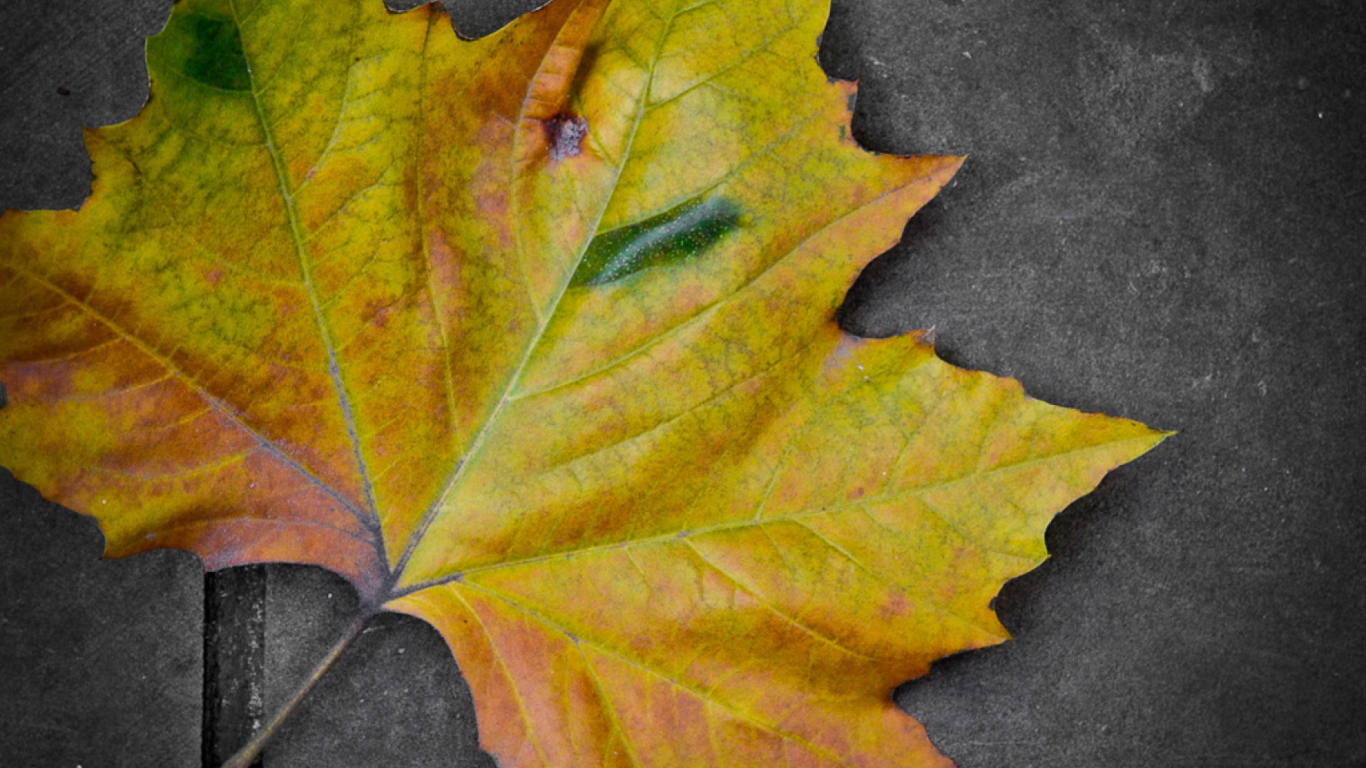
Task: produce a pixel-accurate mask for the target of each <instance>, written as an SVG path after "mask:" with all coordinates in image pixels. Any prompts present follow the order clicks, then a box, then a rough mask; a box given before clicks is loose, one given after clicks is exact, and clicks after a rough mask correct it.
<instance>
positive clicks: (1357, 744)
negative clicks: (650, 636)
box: [0, 0, 1366, 768]
mask: <svg viewBox="0 0 1366 768" xmlns="http://www.w3.org/2000/svg"><path fill="white" fill-rule="evenodd" d="M534 4H535V3H532V2H523V3H521V5H522V6H523V7H527V6H530V5H534ZM463 5H464V6H466V7H465V8H457V15H458V16H460V17H461V18H462V19H463V18H469V13H470V12H469V10H468V8H469V7H472V6H474V5H476V3H475V2H474V0H468V2H466V3H464V4H463ZM165 12H166V6H165V3H164V2H163V1H162V0H118V1H117V2H116V1H115V0H106V2H103V3H93V2H79V1H78V0H60V1H50V2H42V3H40V2H37V0H7V3H6V5H5V7H4V8H3V9H2V10H0V62H3V66H0V105H3V106H0V206H3V205H11V206H19V205H24V206H32V205H39V204H41V205H48V206H70V205H75V204H77V203H78V202H79V200H80V198H81V197H82V195H83V194H84V192H85V190H86V188H87V187H88V183H89V164H88V161H86V160H85V159H84V158H83V155H82V151H81V149H80V146H79V143H78V137H77V132H76V130H75V125H76V124H77V123H79V122H82V121H83V122H85V123H87V124H97V123H101V122H109V121H111V120H115V119H121V118H125V117H128V116H130V115H132V114H133V113H134V112H135V111H136V110H137V107H138V105H139V104H140V103H141V100H142V98H143V97H144V95H145V69H144V68H143V67H142V64H141V57H140V45H139V41H138V39H137V38H138V37H139V36H140V35H142V34H145V33H147V32H150V31H152V30H153V29H155V28H156V26H157V25H158V24H159V23H160V20H161V19H162V18H164V16H165ZM502 18H506V12H504V13H503V16H502ZM497 21H498V19H497V18H496V14H495V15H493V16H490V15H485V17H484V18H483V20H482V22H480V23H474V24H471V25H469V26H468V27H466V29H467V30H469V31H475V32H478V31H488V30H489V29H491V28H493V26H495V25H496V24H497ZM824 42H825V48H824V52H823V54H822V62H823V63H824V64H825V65H826V67H827V69H828V71H830V72H831V74H832V75H836V76H840V77H846V78H857V79H859V80H860V82H861V90H860V96H859V100H858V114H857V117H856V120H855V132H856V134H857V135H858V136H859V137H860V138H861V139H862V140H863V141H865V143H867V144H868V145H869V146H871V147H873V148H875V149H879V150H883V151H894V152H902V153H909V152H952V153H966V154H969V155H970V157H969V160H968V163H967V165H966V166H965V167H964V169H963V171H962V172H961V174H960V175H959V177H958V179H957V180H956V181H955V182H954V183H953V184H952V185H951V186H950V188H948V189H947V190H945V192H944V194H943V195H942V196H941V198H940V200H939V201H938V202H935V203H933V204H931V206H930V207H929V208H927V209H926V210H925V211H924V212H923V213H922V214H921V215H920V216H919V217H917V219H915V220H914V221H913V222H912V224H911V225H910V226H909V227H908V229H907V237H906V242H905V243H904V244H903V245H901V246H899V247H898V248H896V249H895V250H894V251H893V252H892V253H890V254H888V255H886V256H885V257H883V258H881V259H879V260H878V261H877V262H875V263H874V264H873V265H872V266H871V267H870V268H869V269H868V270H867V271H866V273H865V275H864V277H863V278H862V279H861V280H860V281H859V283H858V285H856V287H855V288H854V290H853V292H852V294H851V298H850V301H849V303H848V305H847V306H846V311H845V313H844V317H843V321H844V323H845V324H846V327H848V328H849V329H851V330H855V331H857V332H860V333H864V334H867V335H887V334H892V333H897V332H901V331H905V330H909V329H912V328H918V327H925V326H934V327H935V329H936V331H935V332H936V336H937V339H938V343H939V345H940V349H941V353H942V354H943V355H944V356H945V357H946V358H948V359H949V360H950V361H953V362H955V363H958V364H960V365H965V366H968V367H973V368H982V369H986V370H989V371H992V372H995V373H1000V374H1005V375H1011V376H1015V377H1017V378H1019V379H1020V380H1021V381H1022V382H1023V383H1024V385H1025V387H1026V389H1027V390H1028V391H1029V392H1031V393H1032V394H1035V395H1037V396H1039V397H1042V398H1044V399H1047V400H1050V401H1052V402H1056V403H1059V404H1062V405H1069V406H1074V407H1079V408H1083V409H1086V410H1103V411H1106V412H1109V413H1115V414H1119V415H1124V416H1129V417H1132V418H1137V419H1140V420H1143V421H1146V422H1148V423H1151V424H1154V425H1156V426H1159V427H1163V428H1169V429H1177V430H1180V431H1181V434H1180V435H1178V436H1177V437H1175V438H1173V439H1171V440H1169V441H1168V442H1167V443H1165V444H1164V445H1162V446H1161V447H1160V448H1159V449H1158V450H1156V451H1155V452H1153V453H1152V454H1150V455H1149V456H1147V457H1145V458H1143V459H1140V460H1139V461H1137V462H1135V463H1134V464H1132V465H1129V466H1127V467H1125V468H1123V469H1121V470H1119V471H1118V472H1116V473H1114V474H1113V475H1112V476H1111V477H1110V478H1109V479H1107V480H1106V481H1105V482H1104V483H1103V484H1102V486H1101V488H1100V489H1099V490H1098V491H1097V492H1096V493H1094V494H1092V495H1091V496H1089V497H1087V498H1086V499H1084V500H1082V501H1081V502H1078V503H1077V504H1075V505H1073V506H1072V507H1071V508H1070V509H1069V510H1068V511H1067V512H1065V513H1064V514H1063V515H1062V516H1061V517H1060V518H1059V520H1058V521H1057V522H1055V523H1054V524H1053V526H1052V527H1051V528H1050V529H1049V534H1048V541H1049V547H1050V550H1051V551H1052V552H1053V554H1054V559H1053V560H1051V561H1050V562H1049V563H1048V564H1046V565H1045V566H1044V567H1043V568H1041V569H1039V570H1038V571H1036V572H1034V573H1032V574H1030V575H1028V576H1026V577H1024V578H1021V579H1018V580H1016V581H1014V582H1012V583H1011V584H1010V585H1008V586H1007V587H1006V589H1005V590H1004V591H1003V593H1002V595H1001V596H1000V598H998V601H997V606H998V609H999V610H1000V612H1001V615H1002V618H1003V620H1004V622H1005V624H1006V625H1007V627H1009V628H1010V629H1011V631H1012V632H1013V633H1015V635H1016V637H1017V639H1016V641H1015V642H1013V643H1008V644H1006V645H1003V646H1000V647H998V648H993V649H989V650H986V651H980V652H975V653H971V654H965V655H962V656H958V657H954V658H952V659H949V660H946V661H943V662H941V663H938V664H936V665H935V667H934V670H933V671H932V672H931V674H930V675H929V676H928V677H926V678H923V679H921V680H919V681H916V682H913V683H910V684H908V685H907V686H904V687H903V689H902V690H901V691H900V692H899V695H898V701H899V702H900V703H901V704H902V705H903V706H904V707H905V708H907V709H908V710H909V711H910V712H912V713H913V714H915V716H917V717H918V718H920V719H921V720H922V721H923V722H924V723H925V724H926V726H927V728H928V729H929V733H930V735H931V738H932V739H934V741H935V742H936V743H937V744H939V745H940V746H941V747H942V748H943V749H944V751H945V752H946V753H948V754H949V755H950V756H951V757H953V758H954V759H955V760H957V761H958V762H959V764H960V765H961V766H963V768H973V767H974V766H981V767H983V768H987V767H993V768H994V767H995V766H1021V767H1024V766H1049V768H1058V767H1060V766H1076V767H1077V768H1082V767H1086V768H1090V767H1091V766H1133V767H1135V768H1138V767H1140V766H1143V767H1146V766H1155V765H1161V766H1239V767H1240V768H1241V767H1242V766H1252V767H1258V766H1314V767H1316V768H1317V767H1319V766H1323V767H1327V768H1347V767H1348V766H1361V765H1366V726H1363V725H1362V723H1366V652H1363V650H1362V647H1363V646H1362V643H1361V638H1362V637H1363V635H1366V618H1363V617H1364V616H1366V566H1364V565H1363V563H1364V562H1366V555H1364V554H1363V553H1366V488H1363V483H1364V478H1366V474H1364V473H1363V472H1362V468H1363V467H1366V437H1363V435H1366V396H1364V395H1363V387H1362V385H1361V381H1362V374H1363V351H1364V350H1363V343H1362V342H1363V337H1362V334H1363V328H1366V322H1364V321H1366V316H1364V315H1366V292H1364V290H1363V288H1364V286H1363V278H1366V143H1363V141H1362V138H1361V137H1362V136H1363V125H1366V122H1364V121H1363V119H1364V118H1366V109H1364V108H1363V103H1364V102H1363V99H1366V81H1363V78H1362V75H1361V71H1362V68H1361V66H1360V63H1361V62H1362V61H1363V60H1366V55H1364V53H1366V51H1363V48H1366V11H1364V10H1362V6H1361V4H1360V3H1357V2H1352V1H1351V0H1343V1H1342V2H1333V1H1332V0H1317V1H1316V2H1309V1H1305V2H1297V3H1282V2H1271V1H1270V0H1239V1H1237V2H1230V1H1227V0H1224V1H1207V2H1202V3H1195V2H1184V3H1183V2H1170V0H1168V1H1167V2H1149V1H1146V0H1124V1H1122V2H1085V1H1083V0H1061V1H1060V2H1042V1H1041V0H916V1H914V2H912V1H910V0H861V1H854V0H841V1H840V2H837V3H836V4H835V10H834V13H833V16H832V21H831V25H830V28H829V29H828V31H827V33H826V35H825V40H824ZM58 87H62V88H65V89H67V90H68V91H70V94H71V95H70V96H60V95H58V93H57V90H56V89H57V88H58ZM9 487H11V486H9V485H6V486H5V488H9ZM6 494H10V492H9V491H5V492H4V493H0V526H3V527H0V531H3V534H0V555H2V556H3V557H4V560H3V568H2V569H0V576H3V582H2V583H0V586H3V594H0V631H3V633H4V634H3V640H4V642H3V644H2V645H0V675H3V679H4V680H5V681H6V685H4V686H3V687H0V757H4V758H8V759H5V760H3V761H0V762H4V764H6V765H11V764H13V765H35V766H36V765H65V764H66V763H72V764H75V762H79V761H80V760H81V759H82V758H79V757H75V756H78V755H82V754H93V753H92V752H90V751H87V752H81V753H78V752H74V751H72V747H71V746H70V745H71V744H72V743H74V742H73V740H80V739H84V742H83V743H84V744H86V745H88V747H87V750H94V749H103V750H104V751H105V752H106V754H107V755H109V758H108V759H107V760H105V761H103V762H101V761H98V760H95V759H93V758H91V759H90V760H89V761H88V762H84V763H82V764H83V765H85V766H86V767H87V768H90V767H91V766H96V765H124V764H130V765H131V764H135V763H134V762H132V761H129V760H128V759H127V758H121V757H119V755H128V754H130V752H129V750H141V751H143V752H144V753H145V760H143V761H142V762H141V763H140V764H146V765H189V764H191V763H189V762H186V761H184V760H183V759H182V758H181V757H180V756H181V755H184V754H191V755H197V754H198V751H197V750H198V731H197V725H198V710H197V707H198V695H199V691H198V688H197V687H196V686H197V684H198V677H197V674H198V672H197V670H195V669H188V667H192V666H193V665H194V664H196V663H197V659H198V656H197V654H198V645H196V643H197V642H198V640H197V637H195V636H194V634H193V627H194V622H195V621H196V620H197V616H198V614H197V613H196V612H197V610H198V603H197V602H196V601H197V600H199V594H200V592H199V590H200V582H199V577H198V574H197V572H196V571H195V570H194V568H193V567H191V566H193V558H189V557H188V556H185V555H181V554H169V555H167V554H157V555H151V556H145V557H139V558H133V559H131V560H128V561H122V562H117V563H100V562H98V561H96V560H95V559H94V557H95V553H96V552H97V550H98V548H97V547H96V546H95V544H94V536H93V531H92V526H90V524H89V523H88V522H85V521H82V520H80V519H79V518H76V517H75V516H73V515H71V514H70V513H66V512H63V511H60V510H57V509H53V508H47V507H46V505H41V504H40V503H38V502H37V501H36V500H34V499H33V498H32V497H31V496H29V497H21V496H15V495H13V494H10V495H6ZM110 569H112V570H110ZM106 571H108V572H109V573H110V574H114V575H106ZM270 573H271V575H270V597H269V601H270V602H269V614H268V619H267V621H268V627H269V643H270V644H269V646H268V650H269V653H268V655H269V656H270V659H268V662H267V666H268V674H269V675H273V676H274V677H273V678H272V679H273V680H274V681H275V682H274V683H269V682H268V686H267V690H268V693H269V695H271V696H276V697H278V696H279V695H280V694H279V689H280V687H281V686H284V685H287V681H288V680H289V679H290V678H291V676H297V675H299V674H303V673H306V670H307V667H308V665H309V661H308V660H307V659H305V658H304V656H306V655H308V653H307V651H308V650H309V649H314V650H315V651H316V652H317V653H321V649H322V648H325V647H326V645H327V644H328V643H329V642H330V638H329V631H340V628H341V626H342V625H344V624H345V614H346V611H347V610H348V609H347V605H346V602H347V601H348V600H352V599H353V598H352V597H350V596H349V595H347V593H346V588H345V586H344V585H342V584H341V583H340V582H338V581H336V580H335V579H334V578H333V577H330V576H328V575H326V574H320V573H316V572H310V571H307V570H301V569H297V568H285V567H281V568H272V569H271V570H270ZM329 593H330V594H331V595H332V597H331V598H330V599H329V598H328V597H327V595H328V594H329ZM338 601H340V602H338ZM167 627H169V629H168V628H167ZM72 636H77V637H83V638H86V640H85V643H84V644H82V643H72V642H70V638H71V637H72ZM91 644H97V645H99V646H100V648H102V649H104V650H103V651H101V653H96V654H92V653H91V652H90V651H89V648H90V646H91ZM270 649H273V650H270ZM291 649H292V650H291ZM400 650H401V651H402V652H400ZM40 657H41V663H39V662H37V661H35V659H37V658H40ZM301 670H302V672H301ZM121 675H122V677H121ZM129 676H131V677H129ZM144 676H145V680H144ZM86 678H88V679H86ZM130 680H134V681H137V683H136V684H132V683H130V682H129V681H130ZM271 685H273V686H274V687H273V688H272V687H271ZM414 692H417V693H418V694H419V696H420V697H421V701H422V704H421V705H419V706H414V705H412V704H411V703H407V704H405V703H404V701H405V699H410V698H411V697H412V694H413V693H414ZM320 694H321V695H319V696H318V697H316V698H315V699H313V700H312V701H311V702H310V704H309V705H307V707H306V711H304V712H301V713H300V715H299V717H298V720H297V721H296V722H295V723H293V724H291V726H290V727H289V728H287V729H286V731H285V732H284V733H282V734H281V738H280V741H279V743H278V746H277V747H276V749H275V750H274V751H273V752H272V753H269V754H268V756H267V766H268V767H269V768H284V766H305V765H318V764H326V765H357V766H359V765H415V766H416V765H437V764H444V765H450V764H454V765H470V766H475V765H487V764H488V759H487V758H486V757H484V756H482V755H481V753H479V752H478V751H477V750H476V749H475V748H474V746H473V741H472V738H473V713H472V711H471V710H470V703H469V699H468V691H467V689H466V688H465V687H464V686H463V684H462V683H460V681H459V679H458V676H457V675H456V672H455V668H454V664H452V663H451V662H450V661H449V655H448V654H447V652H446V651H445V649H444V648H443V647H442V645H441V643H440V640H439V638H438V637H436V635H435V633H433V632H432V631H431V630H430V629H428V628H426V627H423V626H422V625H420V624H416V623H413V622H408V621H386V622H385V623H383V624H382V625H380V626H379V628H378V629H376V630H375V632H374V633H372V635H368V636H367V637H366V639H365V640H364V641H363V642H361V643H359V644H358V646H357V649H356V652H355V653H354V654H353V655H352V658H350V659H348V660H347V661H345V662H344V663H343V664H341V665H340V666H339V668H338V669H336V670H334V671H333V673H331V675H330V676H329V678H327V679H326V680H325V681H324V684H323V686H322V690H321V691H320ZM189 711H193V712H194V715H193V717H187V716H185V715H186V713H187V712H189ZM11 713H19V714H21V715H22V716H18V717H11V716H10V714H11ZM90 723H98V724H99V727H98V728H90V727H87V726H88V724H90ZM63 728H66V730H63ZM437 732H440V733H441V734H442V738H441V739H435V738H434V737H433V736H432V734H435V733H437ZM129 734H133V735H129ZM186 749H188V750H189V752H186V751H185V750H186ZM73 757H75V759H73ZM120 760H123V762H120ZM442 760H444V761H445V762H444V763H443V762H440V761H442Z"/></svg>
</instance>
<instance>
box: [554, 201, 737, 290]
mask: <svg viewBox="0 0 1366 768" xmlns="http://www.w3.org/2000/svg"><path fill="white" fill-rule="evenodd" d="M739 226H740V206H738V205H736V204H735V203H734V202H733V201H731V200H729V199H727V198H725V197H721V196H714V197H707V198H693V199H692V200H689V201H687V202H686V203H683V204H682V205H678V206H675V207H674V208H671V209H670V210H667V211H665V212H664V213H661V214H658V215H656V216H652V217H650V218H648V219H645V220H644V221H640V222H637V223H635V224H628V225H627V226H624V227H618V228H617V229H613V230H611V231H609V232H603V233H600V234H599V235H598V236H597V237H595V238H593V242H592V243H590V244H589V245H588V251H587V253H585V254H584V256H583V262H582V263H580V264H579V269H578V271H577V272H575V273H574V279H573V281H572V282H571V283H570V285H575V286H585V285H602V284H604V283H610V282H613V281H616V280H620V279H622V278H624V277H627V276H629V275H632V274H634V273H636V272H639V271H640V270H642V269H647V268H649V267H662V266H667V265H670V264H677V263H680V262H683V261H687V260H689V259H693V258H696V257H697V256H700V255H702V254H703V253H705V252H706V251H707V249H709V248H711V247H712V246H713V245H715V244H716V243H717V242H718V241H720V240H721V238H723V237H725V236H726V235H727V234H729V233H730V232H732V231H734V230H735V229H736V228H737V227H739Z"/></svg>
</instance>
